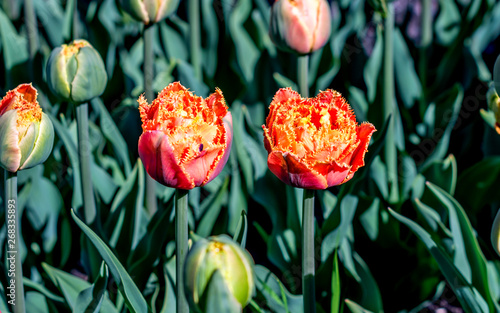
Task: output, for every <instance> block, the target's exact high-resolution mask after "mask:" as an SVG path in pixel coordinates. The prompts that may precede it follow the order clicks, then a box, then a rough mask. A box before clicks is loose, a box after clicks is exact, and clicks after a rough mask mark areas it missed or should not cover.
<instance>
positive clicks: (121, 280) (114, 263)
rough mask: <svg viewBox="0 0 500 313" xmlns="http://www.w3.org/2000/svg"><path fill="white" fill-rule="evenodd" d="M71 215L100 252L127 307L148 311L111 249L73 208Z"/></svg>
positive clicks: (136, 312)
mask: <svg viewBox="0 0 500 313" xmlns="http://www.w3.org/2000/svg"><path fill="white" fill-rule="evenodd" d="M71 215H72V217H73V219H74V220H75V222H76V224H77V225H78V226H79V227H80V228H81V229H82V231H83V232H84V233H85V235H87V237H88V238H89V239H90V241H91V242H92V243H93V244H94V246H95V247H96V249H97V250H98V251H99V253H100V254H101V257H102V258H103V259H104V261H105V262H106V264H108V266H109V269H110V271H111V275H112V276H113V278H114V279H115V281H116V284H117V285H118V289H119V291H120V293H121V294H122V296H123V298H124V299H125V302H126V304H127V307H128V309H129V310H130V311H131V312H134V313H145V312H148V310H149V309H148V305H147V303H146V300H145V299H144V297H143V295H142V294H141V292H140V291H139V289H138V288H137V286H136V285H135V283H134V281H133V280H132V278H131V277H130V276H129V274H128V273H127V271H126V270H125V268H124V267H123V265H121V263H120V262H119V261H118V259H117V258H116V256H115V255H114V254H113V252H112V251H111V249H110V248H109V247H108V246H107V245H106V244H105V243H104V242H103V241H102V239H101V238H99V236H97V235H96V234H95V233H94V232H93V231H92V230H91V229H90V228H89V227H88V226H87V225H85V223H84V222H82V221H81V220H80V219H79V218H78V217H77V216H76V214H75V212H74V210H71Z"/></svg>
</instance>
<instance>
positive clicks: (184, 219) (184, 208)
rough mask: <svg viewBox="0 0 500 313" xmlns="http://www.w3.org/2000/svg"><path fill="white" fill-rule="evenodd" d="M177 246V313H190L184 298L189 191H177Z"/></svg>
mask: <svg viewBox="0 0 500 313" xmlns="http://www.w3.org/2000/svg"><path fill="white" fill-rule="evenodd" d="M175 244H176V250H177V259H176V278H175V279H176V283H177V313H189V306H188V303H187V300H186V297H185V296H184V275H183V273H184V260H185V259H186V255H187V252H188V191H187V190H184V189H176V190H175Z"/></svg>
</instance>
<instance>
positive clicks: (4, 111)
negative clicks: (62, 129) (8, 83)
mask: <svg viewBox="0 0 500 313" xmlns="http://www.w3.org/2000/svg"><path fill="white" fill-rule="evenodd" d="M36 98H37V91H36V89H35V88H33V87H32V86H31V84H22V85H19V86H18V87H17V88H16V89H14V90H11V91H9V92H8V93H7V95H5V97H4V98H3V99H2V101H1V102H0V147H1V149H0V165H1V166H2V167H3V168H4V169H6V170H7V171H9V172H12V173H14V172H17V171H18V170H22V169H27V168H31V167H34V166H36V165H38V164H40V163H43V162H44V161H45V160H46V159H47V158H48V157H49V155H50V152H51V151H52V145H53V144H54V127H53V126H52V122H51V121H50V118H49V117H48V116H47V115H46V114H45V113H43V112H42V109H41V108H40V106H39V105H38V102H37V100H36Z"/></svg>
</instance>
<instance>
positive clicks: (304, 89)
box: [297, 55, 309, 98]
mask: <svg viewBox="0 0 500 313" xmlns="http://www.w3.org/2000/svg"><path fill="white" fill-rule="evenodd" d="M297 72H298V80H299V92H300V95H301V96H302V97H303V98H307V97H309V79H308V73H309V55H303V56H299V57H298V60H297Z"/></svg>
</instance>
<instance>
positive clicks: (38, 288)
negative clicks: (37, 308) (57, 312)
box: [23, 277, 64, 303]
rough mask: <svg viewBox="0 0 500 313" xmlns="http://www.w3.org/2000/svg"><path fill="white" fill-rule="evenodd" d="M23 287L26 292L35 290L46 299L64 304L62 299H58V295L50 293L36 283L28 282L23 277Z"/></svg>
mask: <svg viewBox="0 0 500 313" xmlns="http://www.w3.org/2000/svg"><path fill="white" fill-rule="evenodd" d="M23 285H24V288H25V290H26V291H29V290H30V289H33V290H36V291H38V292H39V293H41V294H42V295H44V296H45V297H46V298H48V299H50V300H52V301H55V302H60V303H64V298H62V297H59V296H58V295H56V294H54V293H53V292H52V291H50V290H48V289H47V288H46V287H45V286H43V285H40V284H39V283H37V282H34V281H32V280H30V279H29V278H26V277H23Z"/></svg>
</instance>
